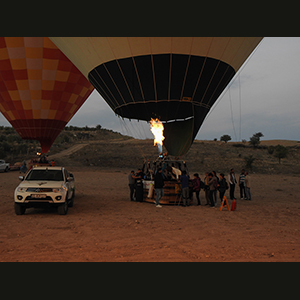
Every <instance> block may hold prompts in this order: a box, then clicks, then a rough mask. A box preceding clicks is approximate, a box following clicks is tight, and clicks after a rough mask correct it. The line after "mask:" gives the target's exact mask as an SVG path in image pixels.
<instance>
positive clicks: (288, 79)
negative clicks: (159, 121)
mask: <svg viewBox="0 0 300 300" xmlns="http://www.w3.org/2000/svg"><path fill="white" fill-rule="evenodd" d="M299 116H300V38H299V37H266V38H264V39H263V40H262V42H261V43H260V44H259V46H258V47H257V49H256V50H255V51H254V53H253V54H252V56H250V59H249V60H248V61H246V63H245V64H244V65H243V66H242V67H241V69H240V71H239V72H238V73H237V75H236V76H235V77H234V78H233V80H232V81H231V82H230V84H229V85H228V87H227V88H226V89H225V91H224V92H223V94H222V95H221V96H220V97H219V99H218V100H217V101H216V103H215V105H214V106H213V107H212V109H211V111H210V112H209V114H208V116H207V117H206V119H205V120H204V122H203V125H202V126H201V128H200V130H199V132H198V134H197V136H196V139H199V140H213V139H214V138H217V139H218V140H219V139H220V137H221V136H222V135H224V134H229V135H230V136H231V138H232V141H241V140H242V139H245V140H247V141H248V140H249V138H250V137H251V136H252V135H253V134H254V133H257V132H262V133H263V135H264V137H262V138H261V139H262V140H272V139H287V140H299V141H300V118H299ZM97 124H100V125H101V126H102V127H103V128H106V129H111V130H113V131H117V132H121V133H122V134H126V135H132V136H134V137H136V138H142V139H143V138H152V137H153V135H152V133H151V132H150V129H149V128H150V125H149V124H148V123H146V122H143V121H140V122H135V121H131V122H129V121H128V120H124V121H123V120H122V119H121V118H119V117H118V116H116V115H115V114H114V112H113V111H112V110H111V109H110V107H109V106H108V105H107V104H106V102H105V101H104V100H103V98H102V97H101V96H100V95H99V94H98V92H97V91H96V90H95V91H93V93H92V94H91V95H90V97H89V98H88V99H87V100H86V102H85V103H84V104H83V106H82V107H81V108H80V109H79V111H78V112H77V113H76V115H75V116H74V117H73V118H72V119H71V121H70V122H69V123H68V124H67V125H68V126H69V125H73V126H96V125H97ZM0 125H2V126H3V125H4V126H9V125H10V124H9V122H8V121H6V119H5V118H4V116H3V115H2V114H0Z"/></svg>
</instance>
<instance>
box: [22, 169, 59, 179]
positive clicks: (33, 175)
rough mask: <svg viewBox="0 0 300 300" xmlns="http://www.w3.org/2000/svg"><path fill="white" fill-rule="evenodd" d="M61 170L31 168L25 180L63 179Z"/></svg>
mask: <svg viewBox="0 0 300 300" xmlns="http://www.w3.org/2000/svg"><path fill="white" fill-rule="evenodd" d="M63 178H64V177H63V173H62V170H48V169H46V170H34V169H33V170H31V171H30V173H29V174H28V175H27V177H26V180H47V181H51V180H52V181H63V180H64V179H63Z"/></svg>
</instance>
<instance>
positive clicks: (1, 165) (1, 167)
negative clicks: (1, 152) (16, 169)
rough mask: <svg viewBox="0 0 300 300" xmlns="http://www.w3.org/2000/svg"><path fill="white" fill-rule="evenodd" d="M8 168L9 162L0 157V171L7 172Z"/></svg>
mask: <svg viewBox="0 0 300 300" xmlns="http://www.w3.org/2000/svg"><path fill="white" fill-rule="evenodd" d="M9 169H10V166H9V163H6V162H5V160H3V159H0V171H1V172H8V171H9Z"/></svg>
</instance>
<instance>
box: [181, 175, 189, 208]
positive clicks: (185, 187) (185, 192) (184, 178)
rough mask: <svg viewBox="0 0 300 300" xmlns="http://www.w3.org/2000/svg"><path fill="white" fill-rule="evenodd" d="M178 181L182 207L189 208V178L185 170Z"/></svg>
mask: <svg viewBox="0 0 300 300" xmlns="http://www.w3.org/2000/svg"><path fill="white" fill-rule="evenodd" d="M179 181H180V183H181V190H182V199H183V206H184V207H185V206H190V193H189V176H188V175H187V174H186V171H185V170H184V171H182V174H181V175H180V177H179Z"/></svg>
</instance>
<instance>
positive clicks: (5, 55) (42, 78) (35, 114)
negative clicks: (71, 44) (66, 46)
mask: <svg viewBox="0 0 300 300" xmlns="http://www.w3.org/2000/svg"><path fill="white" fill-rule="evenodd" d="M92 90H93V86H92V85H91V84H90V83H89V81H88V80H87V79H86V78H85V77H84V76H83V75H82V74H81V72H80V71H79V70H78V69H77V67H75V66H74V65H73V63H72V62H71V61H70V60H69V59H68V58H67V57H66V56H65V55H64V54H63V53H62V52H61V51H60V50H59V49H58V48H57V47H56V46H55V44H53V42H52V41H51V40H50V39H49V38H47V37H1V38H0V111H1V113H2V114H3V115H4V116H5V117H6V119H7V120H8V121H9V122H10V124H11V125H12V126H13V127H14V128H15V129H16V131H17V132H18V133H19V135H20V136H21V137H22V138H23V139H33V140H39V141H40V143H41V147H42V152H43V153H47V152H48V151H49V149H50V147H51V145H52V143H53V142H54V140H55V139H56V137H57V136H58V134H59V133H60V132H61V130H62V129H63V128H64V127H65V125H66V124H67V123H68V122H69V120H70V119H71V118H72V116H73V115H74V114H75V113H76V111H77V110H78V109H79V108H80V107H81V105H82V104H83V103H84V101H85V100H86V99H87V97H88V96H89V95H90V93H91V92H92Z"/></svg>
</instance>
